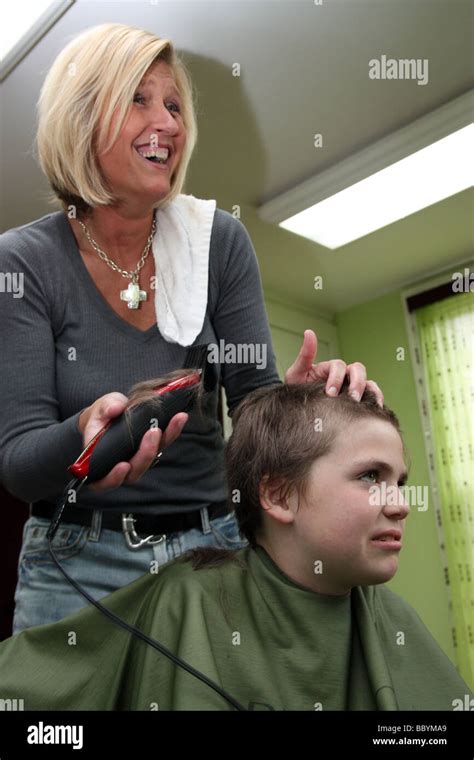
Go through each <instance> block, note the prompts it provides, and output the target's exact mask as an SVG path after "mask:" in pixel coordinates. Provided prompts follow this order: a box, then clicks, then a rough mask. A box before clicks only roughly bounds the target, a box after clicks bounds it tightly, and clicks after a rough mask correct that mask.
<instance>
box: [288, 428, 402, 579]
mask: <svg viewBox="0 0 474 760" xmlns="http://www.w3.org/2000/svg"><path fill="white" fill-rule="evenodd" d="M376 463H377V464H376ZM380 463H385V464H384V466H381V465H380ZM406 475H407V473H406V468H405V463H404V456H403V444H402V440H401V437H400V435H399V433H398V432H397V430H396V429H395V427H394V426H393V425H391V424H390V423H389V422H385V421H384V420H376V419H364V420H357V421H352V422H351V423H349V424H347V425H345V426H344V428H343V430H341V432H339V433H338V435H337V438H336V441H335V444H334V446H333V450H332V452H331V453H330V454H327V455H326V456H323V457H321V458H320V459H317V460H316V461H315V462H314V464H313V466H312V468H311V471H310V475H309V480H308V487H307V490H306V494H305V497H304V498H303V497H302V498H301V502H300V505H299V508H298V509H297V511H296V513H295V516H294V524H293V528H294V531H295V536H294V538H295V542H296V545H298V546H300V547H301V548H302V550H303V556H304V558H305V559H304V562H305V566H306V567H305V572H307V571H308V569H309V565H311V566H312V567H314V568H315V569H314V570H313V572H315V573H316V572H317V569H319V570H320V571H321V572H320V574H319V575H317V576H316V577H315V580H317V582H318V583H317V585H318V587H319V588H320V591H321V592H322V593H335V594H343V593H346V592H347V591H349V589H350V588H352V587H353V586H356V585H373V584H376V583H384V582H385V581H388V580H390V578H392V577H393V576H394V575H395V573H396V571H397V568H398V559H399V552H400V549H401V540H402V537H403V531H404V520H405V518H406V516H407V514H408V511H409V509H408V505H407V504H406V502H405V500H404V498H403V496H402V494H401V493H400V492H399V490H398V488H399V487H400V486H401V485H403V484H404V482H405V480H406ZM382 482H385V483H386V486H387V487H388V486H392V488H391V489H390V490H389V493H391V494H392V498H391V499H389V498H387V494H386V493H385V494H384V490H383V489H380V488H379V486H380V485H381V483H382ZM373 486H375V489H374V488H373ZM394 495H395V496H396V498H393V496H394ZM392 502H395V503H394V504H392ZM383 534H385V535H383ZM317 561H321V563H322V564H321V565H315V564H314V563H316V562H317Z"/></svg>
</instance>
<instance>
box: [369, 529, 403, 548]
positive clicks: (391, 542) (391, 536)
mask: <svg viewBox="0 0 474 760" xmlns="http://www.w3.org/2000/svg"><path fill="white" fill-rule="evenodd" d="M401 539H402V533H401V531H400V530H396V529H390V530H385V531H380V532H379V533H376V534H375V536H372V538H371V542H372V543H373V544H375V545H376V546H377V547H378V548H379V549H385V550H387V551H399V550H400V549H401V548H402V540H401Z"/></svg>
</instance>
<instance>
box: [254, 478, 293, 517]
mask: <svg viewBox="0 0 474 760" xmlns="http://www.w3.org/2000/svg"><path fill="white" fill-rule="evenodd" d="M285 485H286V481H285V479H284V478H272V479H270V478H269V476H268V475H264V476H263V478H262V480H261V481H260V485H259V489H258V492H259V496H260V505H261V507H262V509H264V510H265V512H266V513H267V515H268V516H269V517H271V518H272V519H274V520H276V521H277V522H279V523H282V524H284V525H289V524H290V523H292V522H293V520H294V519H295V513H296V510H297V507H296V502H295V497H294V494H293V492H292V491H290V492H289V493H287V494H285V493H284V488H285ZM295 507H296V508H295Z"/></svg>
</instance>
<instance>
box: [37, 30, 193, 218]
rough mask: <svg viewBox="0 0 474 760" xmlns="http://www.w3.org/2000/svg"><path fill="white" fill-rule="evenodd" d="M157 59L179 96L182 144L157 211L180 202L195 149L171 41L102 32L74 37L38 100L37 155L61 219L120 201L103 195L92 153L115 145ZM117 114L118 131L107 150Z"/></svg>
mask: <svg viewBox="0 0 474 760" xmlns="http://www.w3.org/2000/svg"><path fill="white" fill-rule="evenodd" d="M157 59H159V60H164V61H166V63H168V65H169V66H170V68H171V71H172V74H173V76H174V79H175V81H176V85H177V88H178V90H179V92H180V95H181V101H182V104H181V115H182V118H183V123H184V128H185V129H186V143H185V147H184V150H183V154H182V157H181V161H180V164H179V166H178V167H177V169H176V171H175V173H174V176H173V177H172V179H171V187H170V192H169V193H168V194H167V195H166V197H165V198H162V199H161V200H159V201H157V203H156V204H155V205H154V207H155V208H159V207H160V206H163V205H165V204H167V203H169V202H170V201H172V200H173V199H174V198H175V197H176V196H177V195H179V193H180V192H181V190H182V188H183V185H184V182H185V179H186V172H187V168H188V165H189V162H190V160H191V156H192V154H193V151H194V147H195V145H196V141H197V122H196V115H195V107H194V102H193V98H194V92H193V85H192V81H191V78H190V76H189V74H188V72H187V70H186V67H185V65H184V63H183V61H182V60H181V59H180V58H179V56H178V55H177V53H176V51H175V49H174V47H173V44H172V43H171V41H170V40H167V39H160V38H159V37H156V36H155V35H154V34H152V33H151V32H147V31H146V30H144V29H138V28H136V27H132V26H127V25H125V24H101V25H99V26H94V27H92V28H90V29H87V30H86V31H85V32H82V33H81V34H79V35H77V36H76V37H74V38H73V40H72V41H71V42H69V44H68V45H66V47H65V48H64V49H63V50H62V51H61V52H60V54H59V55H58V56H57V58H56V59H55V61H54V63H53V65H52V66H51V68H50V70H49V72H48V74H47V76H46V79H45V81H44V83H43V87H42V89H41V93H40V97H39V100H38V104H37V109H38V129H37V134H36V142H35V149H36V154H37V158H38V161H39V164H40V166H41V168H42V170H43V172H44V173H45V174H46V176H47V178H48V180H49V182H50V185H51V187H52V189H53V191H54V194H53V195H52V196H50V200H51V202H53V203H54V204H55V205H57V204H58V199H59V201H60V205H61V206H62V207H63V209H64V210H65V211H66V212H67V211H68V207H69V206H71V205H73V206H76V208H77V209H78V210H79V211H83V212H87V211H88V210H89V209H90V207H93V206H104V205H111V204H113V203H115V202H116V201H117V200H118V199H117V198H116V197H115V196H114V195H113V194H112V192H111V190H110V188H109V187H107V183H106V181H105V178H104V177H103V175H102V172H101V171H100V167H99V164H98V161H97V152H102V151H106V150H108V149H109V148H110V147H111V146H112V145H113V144H114V142H115V140H116V139H117V137H118V134H119V132H120V130H121V128H122V125H123V123H124V121H125V119H126V118H127V116H128V113H129V111H130V108H131V106H132V102H133V96H134V94H135V91H136V89H137V87H138V85H139V84H140V82H141V80H142V78H143V76H144V74H145V73H146V71H147V70H148V69H149V67H150V66H151V65H152V64H153V63H154V62H156V61H157ZM116 109H117V120H116V124H115V128H114V131H113V134H112V135H111V136H110V140H109V142H108V144H107V145H106V139H107V135H108V132H109V129H110V123H111V119H112V116H113V114H114V111H115V110H116ZM101 118H102V119H103V121H102V124H101V125H100V127H99V121H100V120H101Z"/></svg>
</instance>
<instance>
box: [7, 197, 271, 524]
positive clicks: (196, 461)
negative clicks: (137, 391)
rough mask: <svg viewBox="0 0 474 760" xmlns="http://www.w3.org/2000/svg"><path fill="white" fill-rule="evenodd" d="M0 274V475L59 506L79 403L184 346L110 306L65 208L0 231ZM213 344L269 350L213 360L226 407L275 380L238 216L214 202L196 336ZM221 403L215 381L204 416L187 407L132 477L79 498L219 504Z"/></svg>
mask: <svg viewBox="0 0 474 760" xmlns="http://www.w3.org/2000/svg"><path fill="white" fill-rule="evenodd" d="M104 266H105V265H104ZM157 275H159V272H157ZM0 282H1V283H2V285H3V287H2V288H1V289H0V336H1V339H0V340H1V343H0V346H1V361H2V370H1V375H0V383H1V389H0V481H1V482H2V483H3V485H4V486H5V487H6V489H7V490H8V491H10V493H12V494H13V495H14V496H16V497H18V498H19V499H22V500H24V501H27V502H35V501H40V500H47V501H50V502H53V503H55V502H58V501H59V499H60V498H61V494H62V492H63V489H64V487H65V485H66V484H67V483H68V481H69V480H70V474H69V473H68V471H67V467H68V465H70V464H72V462H74V461H75V460H76V459H77V457H78V456H79V454H80V453H81V451H82V449H83V440H82V435H81V433H80V431H79V429H78V426H77V425H78V419H79V415H80V413H81V411H82V410H83V409H84V408H85V407H87V406H89V405H90V404H92V403H93V402H94V401H95V400H96V399H98V398H99V397H100V396H103V395H104V394H105V393H109V392H111V391H120V392H121V393H125V394H127V392H128V391H129V389H130V388H131V386H132V385H133V384H134V383H136V382H139V381H142V380H148V379H151V378H154V377H158V376H161V375H164V374H166V373H167V372H170V371H171V370H173V369H177V368H179V367H181V366H183V362H184V359H185V355H186V350H187V349H186V348H184V347H182V346H180V345H178V344H174V343H168V342H167V341H166V340H165V339H164V338H163V337H162V336H161V334H160V332H159V330H158V328H157V326H156V325H153V326H152V327H151V328H150V329H149V330H146V331H144V332H143V331H141V330H138V329H137V328H135V327H134V326H132V325H131V324H129V323H127V322H126V321H125V320H123V319H122V318H121V317H119V316H118V315H117V314H116V313H115V312H114V311H113V309H111V307H110V306H109V305H108V303H107V302H106V300H105V299H104V298H103V296H102V295H101V293H100V292H99V290H98V288H97V287H96V285H95V283H94V281H93V280H92V278H91V276H90V275H89V272H88V271H87V268H86V267H85V265H84V262H83V261H82V257H81V255H80V253H79V250H78V248H77V244H76V241H75V238H74V235H73V233H72V230H71V228H70V226H69V223H68V221H67V218H66V215H65V214H64V213H63V212H62V211H58V212H56V213H52V214H48V215H47V216H44V217H42V218H41V219H38V220H36V221H34V222H32V223H30V224H26V225H24V226H21V227H17V228H14V229H11V230H9V231H8V232H5V233H4V234H3V235H1V236H0ZM22 291H23V292H22ZM19 296H21V297H19ZM220 341H225V345H228V344H234V345H236V346H237V345H239V344H240V345H243V344H254V345H255V344H258V345H260V346H262V345H265V346H266V352H267V356H266V367H264V368H263V367H259V366H258V365H257V364H249V363H241V364H239V363H227V362H224V363H222V364H220V365H217V368H218V370H219V373H220V379H221V382H222V383H223V385H224V388H225V391H226V396H227V405H228V410H229V412H230V413H232V411H233V410H234V408H235V407H236V406H237V404H238V403H239V401H241V399H242V398H243V397H244V396H245V395H246V394H247V393H249V392H250V391H251V390H253V389H254V388H257V387H260V386H262V385H269V384H272V383H278V382H281V381H280V379H279V376H278V373H277V370H276V365H275V356H274V353H273V348H272V343H271V336H270V330H269V325H268V318H267V315H266V311H265V307H264V303H263V296H262V287H261V280H260V273H259V269H258V264H257V259H256V256H255V251H254V249H253V246H252V242H251V240H250V237H249V235H248V233H247V231H246V229H245V227H244V225H243V224H242V223H241V222H240V221H239V220H238V219H235V218H234V217H233V216H232V215H231V214H229V213H228V212H227V211H223V210H222V209H216V212H215V216H214V222H213V227H212V234H211V243H210V252H209V284H208V303H207V310H206V316H205V320H204V324H203V328H202V331H201V333H200V334H199V335H198V336H197V338H196V341H195V343H194V345H198V344H200V343H205V344H210V343H215V344H216V345H220ZM257 361H258V360H257ZM260 364H262V365H263V362H261V361H260ZM217 403H218V393H217V389H216V391H215V393H214V394H212V395H211V396H210V397H209V398H208V402H207V405H206V412H207V414H206V416H205V418H204V419H199V418H198V417H196V416H195V415H191V417H190V419H189V420H188V422H187V424H186V426H185V428H184V430H183V433H182V434H181V435H180V437H179V438H178V439H177V440H176V441H175V442H174V443H173V444H172V445H171V446H169V447H167V448H166V450H165V451H164V454H163V456H162V458H161V460H160V464H159V466H158V467H157V468H155V469H152V470H149V471H148V472H147V473H145V475H143V476H142V478H141V479H140V480H139V481H138V482H137V483H134V484H130V485H124V486H121V487H120V488H119V489H115V490H113V491H108V492H104V493H102V492H100V493H99V492H93V491H90V489H88V488H87V487H86V488H83V489H82V490H81V492H80V494H79V496H78V503H77V506H82V507H85V508H89V509H112V510H114V511H120V512H123V511H127V512H128V511H130V512H147V513H154V514H159V513H171V512H178V511H181V510H185V511H191V510H196V509H200V508H201V507H202V506H208V505H210V504H217V503H221V502H223V501H224V500H225V499H226V496H227V494H226V482H225V474H224V463H223V455H224V441H223V437H222V430H221V426H220V424H219V422H218V420H217Z"/></svg>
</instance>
